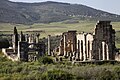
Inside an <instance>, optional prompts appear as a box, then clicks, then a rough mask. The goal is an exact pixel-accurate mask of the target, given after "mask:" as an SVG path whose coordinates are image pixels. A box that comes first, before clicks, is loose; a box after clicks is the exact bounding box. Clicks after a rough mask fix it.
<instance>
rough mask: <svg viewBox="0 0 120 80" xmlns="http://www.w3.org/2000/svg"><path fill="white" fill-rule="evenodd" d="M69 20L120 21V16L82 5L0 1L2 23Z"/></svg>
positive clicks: (0, 20) (0, 19)
mask: <svg viewBox="0 0 120 80" xmlns="http://www.w3.org/2000/svg"><path fill="white" fill-rule="evenodd" d="M68 19H69V20H71V19H72V20H112V21H120V16H119V15H117V14H112V13H108V12H105V11H101V10H97V9H93V8H91V7H87V6H85V5H81V4H69V3H61V2H51V1H48V2H41V3H21V2H11V1H9V0H0V22H9V23H23V24H32V23H49V22H58V21H63V20H68Z"/></svg>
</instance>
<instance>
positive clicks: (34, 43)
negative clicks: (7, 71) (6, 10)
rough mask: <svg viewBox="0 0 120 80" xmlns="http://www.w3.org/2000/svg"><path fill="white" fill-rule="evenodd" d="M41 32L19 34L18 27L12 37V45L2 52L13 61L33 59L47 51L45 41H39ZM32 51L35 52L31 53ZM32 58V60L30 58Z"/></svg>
mask: <svg viewBox="0 0 120 80" xmlns="http://www.w3.org/2000/svg"><path fill="white" fill-rule="evenodd" d="M39 36H40V35H39V34H38V33H35V34H23V33H22V32H21V33H20V34H18V32H17V29H16V27H15V28H14V34H13V38H12V47H10V48H7V49H2V52H3V53H4V54H5V55H6V56H7V57H8V58H9V59H12V60H13V61H31V60H34V58H36V57H38V56H42V55H44V53H45V43H41V42H39ZM30 53H35V55H31V54H30ZM30 59H31V60H30Z"/></svg>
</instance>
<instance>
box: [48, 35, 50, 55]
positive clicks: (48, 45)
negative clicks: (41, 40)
mask: <svg viewBox="0 0 120 80" xmlns="http://www.w3.org/2000/svg"><path fill="white" fill-rule="evenodd" d="M50 37H51V36H50V35H48V56H51V45H50Z"/></svg>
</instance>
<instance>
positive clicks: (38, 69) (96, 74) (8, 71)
mask: <svg viewBox="0 0 120 80" xmlns="http://www.w3.org/2000/svg"><path fill="white" fill-rule="evenodd" d="M119 66H120V64H114V65H112V64H104V65H95V64H86V65H72V64H70V63H67V62H66V63H64V64H63V63H52V64H42V63H41V62H39V61H37V62H12V61H10V60H7V59H6V58H5V57H3V55H2V54H0V80H110V79H111V80H119V79H120V67H119Z"/></svg>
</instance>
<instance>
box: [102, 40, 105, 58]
mask: <svg viewBox="0 0 120 80" xmlns="http://www.w3.org/2000/svg"><path fill="white" fill-rule="evenodd" d="M102 53H103V60H105V42H102Z"/></svg>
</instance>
